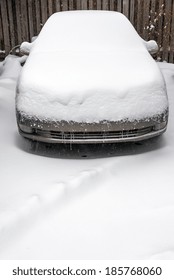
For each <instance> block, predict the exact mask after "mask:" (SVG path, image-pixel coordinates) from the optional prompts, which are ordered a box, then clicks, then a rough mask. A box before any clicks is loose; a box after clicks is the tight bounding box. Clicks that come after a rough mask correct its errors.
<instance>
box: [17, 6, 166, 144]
mask: <svg viewBox="0 0 174 280" xmlns="http://www.w3.org/2000/svg"><path fill="white" fill-rule="evenodd" d="M21 49H23V50H24V51H29V56H28V58H27V61H26V63H25V65H24V67H23V69H22V71H21V74H20V77H19V80H18V85H17V94H16V114H17V123H18V128H19V132H20V134H21V135H22V136H24V137H26V138H30V139H32V140H37V141H42V142H50V143H103V142H104V143H114V142H129V141H140V140H144V139H148V138H151V137H154V136H158V135H160V134H162V133H163V132H165V130H166V127H167V120H168V99H167V93H166V86H165V82H164V78H163V76H162V73H161V72H160V69H159V67H158V65H157V63H156V62H155V61H154V59H153V58H152V57H151V54H150V53H149V52H153V51H155V50H156V49H157V45H156V43H155V42H154V41H149V42H145V41H144V40H143V39H141V38H140V37H139V35H138V34H137V32H136V31H135V29H134V27H133V26H132V25H131V23H130V22H129V20H128V19H127V18H126V17H125V16H124V15H123V14H121V13H118V12H110V11H69V12H59V13H55V14H53V15H52V16H51V17H50V18H49V19H48V20H47V22H46V24H45V25H44V27H43V29H42V30H41V32H40V34H39V36H38V37H37V39H36V40H35V41H34V42H33V43H31V44H27V43H23V44H22V46H21Z"/></svg>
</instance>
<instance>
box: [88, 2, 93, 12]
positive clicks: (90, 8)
mask: <svg viewBox="0 0 174 280" xmlns="http://www.w3.org/2000/svg"><path fill="white" fill-rule="evenodd" d="M88 2H89V10H93V8H94V6H93V4H94V3H93V2H94V1H93V0H88Z"/></svg>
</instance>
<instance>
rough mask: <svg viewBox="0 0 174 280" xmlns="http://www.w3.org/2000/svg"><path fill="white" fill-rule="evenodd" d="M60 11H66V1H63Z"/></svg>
mask: <svg viewBox="0 0 174 280" xmlns="http://www.w3.org/2000/svg"><path fill="white" fill-rule="evenodd" d="M61 10H62V11H67V10H68V0H63V1H62V3H61Z"/></svg>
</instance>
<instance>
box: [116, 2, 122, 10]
mask: <svg viewBox="0 0 174 280" xmlns="http://www.w3.org/2000/svg"><path fill="white" fill-rule="evenodd" d="M117 11H118V12H120V13H121V12H122V0H117Z"/></svg>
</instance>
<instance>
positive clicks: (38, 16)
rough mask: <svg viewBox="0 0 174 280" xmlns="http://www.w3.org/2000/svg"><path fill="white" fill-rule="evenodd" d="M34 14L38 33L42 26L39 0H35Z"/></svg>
mask: <svg viewBox="0 0 174 280" xmlns="http://www.w3.org/2000/svg"><path fill="white" fill-rule="evenodd" d="M35 16H36V34H37V35H38V34H39V32H40V30H41V27H42V23H41V8H40V1H39V0H35Z"/></svg>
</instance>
